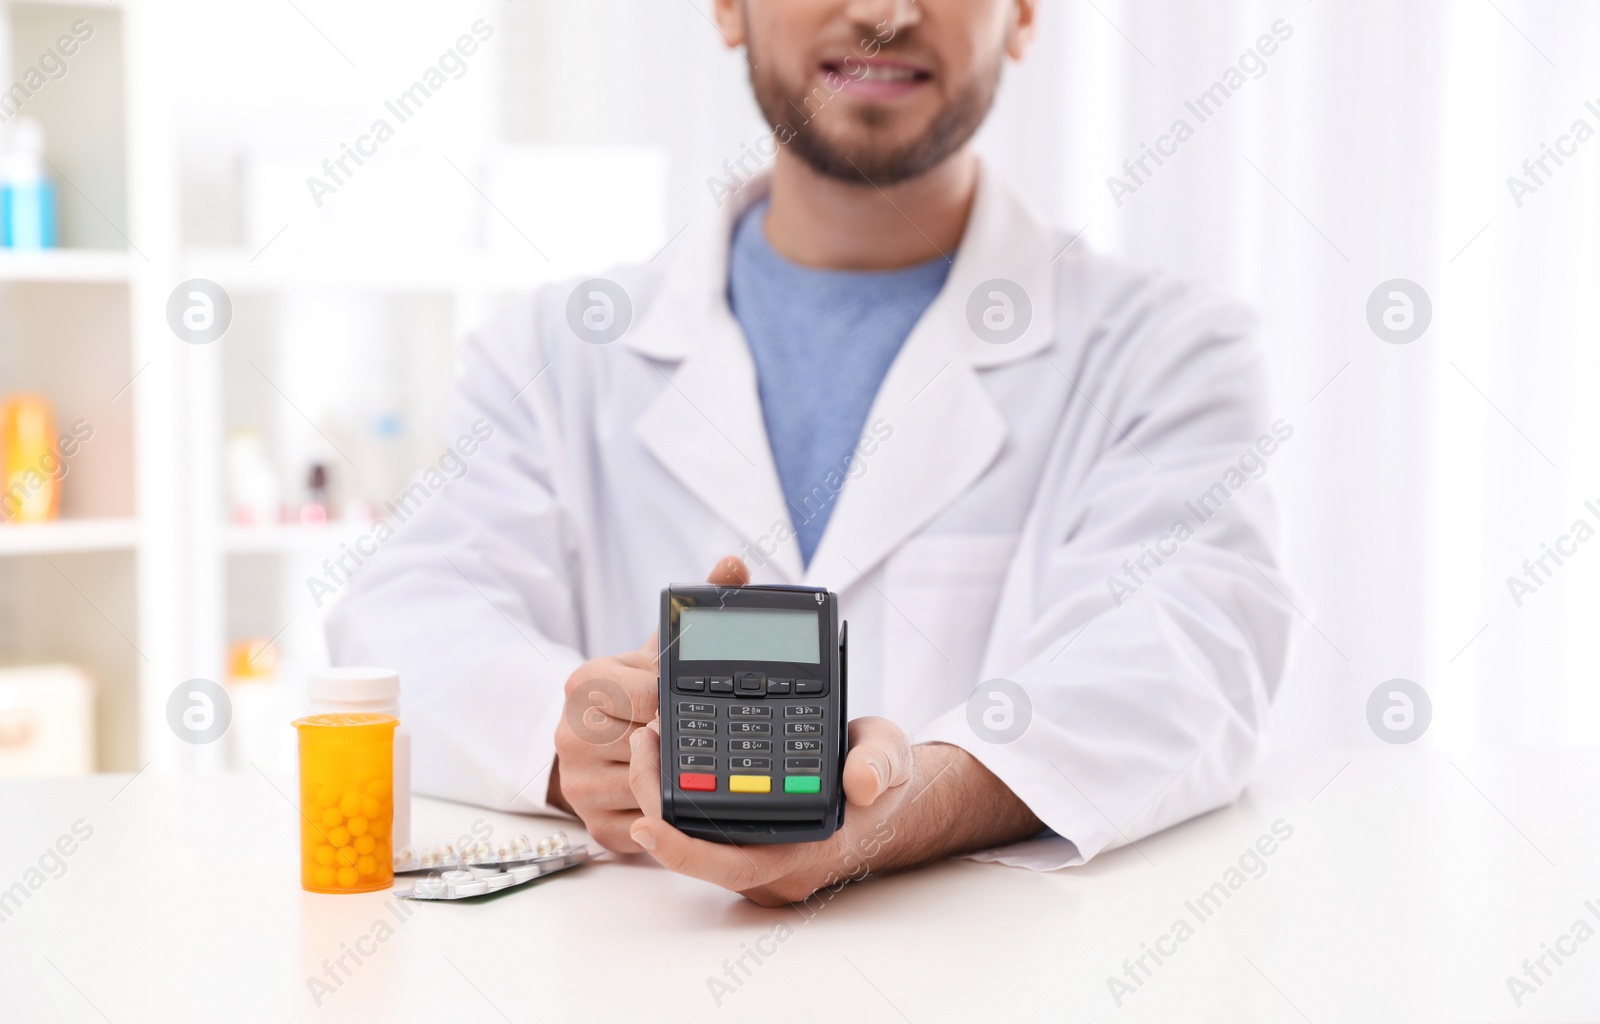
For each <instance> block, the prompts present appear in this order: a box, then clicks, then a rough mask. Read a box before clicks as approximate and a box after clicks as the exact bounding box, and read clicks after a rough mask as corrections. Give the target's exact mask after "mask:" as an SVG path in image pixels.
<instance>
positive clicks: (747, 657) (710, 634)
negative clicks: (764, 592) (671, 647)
mask: <svg viewBox="0 0 1600 1024" xmlns="http://www.w3.org/2000/svg"><path fill="white" fill-rule="evenodd" d="M817 637H818V628H817V615H816V613H815V612H801V611H791V610H789V609H784V608H685V609H683V611H682V612H680V613H679V620H678V657H679V658H680V659H682V660H684V661H796V662H802V663H805V664H808V665H816V664H819V663H820V662H821V660H822V658H821V655H820V653H819V652H818V650H817V645H818V640H817Z"/></svg>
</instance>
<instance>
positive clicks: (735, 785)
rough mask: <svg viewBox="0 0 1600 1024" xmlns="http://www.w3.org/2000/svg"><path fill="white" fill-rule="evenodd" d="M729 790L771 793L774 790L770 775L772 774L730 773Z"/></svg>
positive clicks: (734, 791) (733, 791) (732, 791)
mask: <svg viewBox="0 0 1600 1024" xmlns="http://www.w3.org/2000/svg"><path fill="white" fill-rule="evenodd" d="M728 792H730V793H770V792H772V776H770V775H730V776H728Z"/></svg>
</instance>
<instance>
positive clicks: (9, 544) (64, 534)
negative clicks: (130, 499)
mask: <svg viewBox="0 0 1600 1024" xmlns="http://www.w3.org/2000/svg"><path fill="white" fill-rule="evenodd" d="M138 543H139V524H138V523H137V522H136V521H135V520H132V519H61V520H57V521H56V522H53V523H6V524H4V525H0V557H4V556H7V555H54V554H68V553H72V552H77V551H131V550H133V549H134V548H135V547H136V546H137V545H138Z"/></svg>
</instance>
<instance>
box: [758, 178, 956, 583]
mask: <svg viewBox="0 0 1600 1024" xmlns="http://www.w3.org/2000/svg"><path fill="white" fill-rule="evenodd" d="M766 219H767V202H766V200H762V201H761V202H760V203H758V204H756V205H755V206H753V207H752V208H751V209H750V210H748V211H747V212H746V213H745V214H744V216H743V217H741V218H740V220H739V223H738V224H737V225H736V226H735V227H734V231H733V244H732V248H731V250H730V252H729V256H728V303H729V305H730V306H731V308H732V310H733V315H734V317H735V319H737V320H738V321H739V326H740V327H742V328H743V329H744V334H745V337H746V338H747V339H748V340H749V343H750V353H751V355H752V356H753V357H754V359H755V364H756V377H757V383H758V385H759V388H760V394H761V415H762V419H763V420H764V421H765V422H766V427H767V438H768V439H769V441H770V442H771V444H772V457H773V461H775V462H776V463H777V467H778V480H779V482H781V483H782V485H783V496H784V498H785V499H786V500H787V502H788V505H789V518H790V520H792V521H793V523H794V528H795V533H796V535H797V538H798V540H799V542H800V555H801V557H802V558H803V559H804V560H805V563H806V564H807V565H809V564H810V563H811V556H812V554H813V553H814V552H815V551H816V550H817V543H818V541H820V540H821V539H822V530H823V527H825V526H827V524H828V516H829V515H831V514H832V512H833V506H834V504H835V503H836V501H837V499H838V496H839V490H840V488H841V487H842V481H843V480H844V479H845V474H846V471H847V470H848V469H849V465H850V461H851V459H852V458H854V457H855V456H854V454H853V453H854V449H855V446H856V443H857V442H858V441H859V440H860V438H861V432H862V428H863V427H864V426H865V425H866V421H867V413H868V412H869V411H870V410H871V408H872V399H873V397H874V396H875V395H876V394H877V393H878V385H880V384H882V383H883V378H884V375H885V374H887V373H888V372H889V364H891V363H893V362H894V357H895V354H896V353H898V352H899V351H900V346H901V345H903V344H904V343H905V340H906V338H907V337H908V336H909V335H910V334H911V328H912V327H914V326H915V325H916V323H917V321H918V320H919V319H921V317H922V314H923V311H924V310H926V309H927V308H928V305H929V304H930V303H932V302H933V299H934V296H936V295H938V294H939V289H940V288H943V287H944V281H945V277H946V276H947V275H948V274H949V272H950V264H949V262H947V261H946V260H945V259H944V258H943V257H939V258H937V259H933V260H929V261H928V262H927V263H919V264H917V265H916V266H912V267H906V268H904V269H900V270H823V269H819V268H816V267H805V266H801V265H800V264H798V263H791V262H790V261H789V260H786V259H784V258H783V257H782V256H780V255H778V253H777V252H776V251H774V250H773V248H772V246H771V245H770V244H768V242H767V235H766V231H765V229H764V226H765V224H766Z"/></svg>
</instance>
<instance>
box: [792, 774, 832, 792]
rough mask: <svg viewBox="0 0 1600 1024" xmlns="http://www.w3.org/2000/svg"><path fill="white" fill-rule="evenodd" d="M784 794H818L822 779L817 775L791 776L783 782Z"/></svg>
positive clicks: (820, 789) (820, 790)
mask: <svg viewBox="0 0 1600 1024" xmlns="http://www.w3.org/2000/svg"><path fill="white" fill-rule="evenodd" d="M783 791H784V792H785V793H820V792H822V778H821V776H817V775H791V776H789V777H788V778H786V779H784V780H783Z"/></svg>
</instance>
